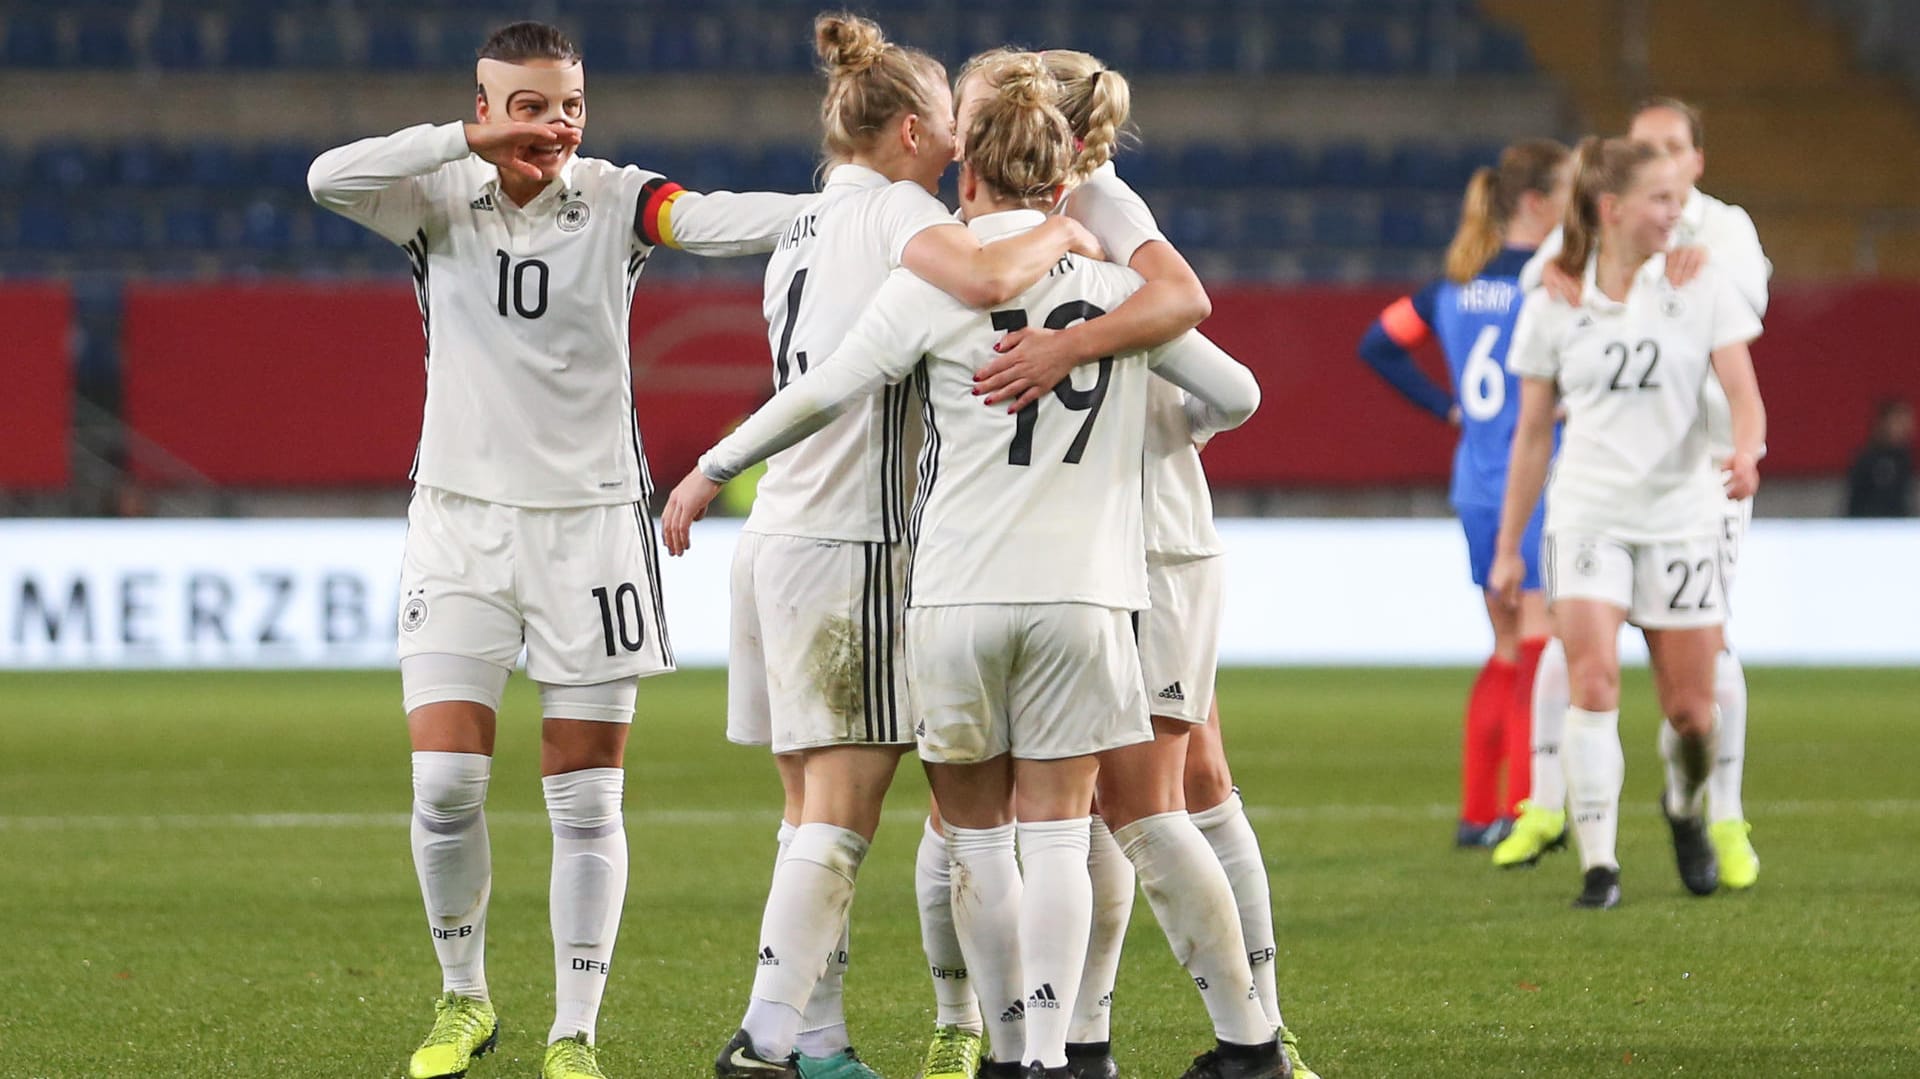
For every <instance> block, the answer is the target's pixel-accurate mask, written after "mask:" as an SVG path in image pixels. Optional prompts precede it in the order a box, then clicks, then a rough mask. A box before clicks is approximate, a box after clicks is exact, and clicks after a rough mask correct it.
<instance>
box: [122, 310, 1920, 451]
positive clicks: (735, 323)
mask: <svg viewBox="0 0 1920 1079" xmlns="http://www.w3.org/2000/svg"><path fill="white" fill-rule="evenodd" d="M1397 295H1399V293H1398V292H1397V291H1395V290H1390V289H1381V288H1360V289H1321V288H1314V289H1304V288H1303V289H1277V288H1251V287H1247V288H1223V289H1219V290H1217V291H1216V292H1215V294H1214V315H1213V318H1212V319H1210V320H1209V321H1208V322H1207V324H1206V326H1205V327H1203V328H1204V329H1205V330H1206V332H1207V333H1208V334H1209V335H1210V336H1212V337H1213V338H1214V339H1215V340H1216V341H1218V342H1219V343H1220V344H1221V345H1222V346H1223V347H1225V348H1226V349H1227V350H1228V351H1230V352H1232V353H1233V354H1235V355H1236V356H1238V357H1239V358H1240V359H1241V360H1242V361H1244V362H1245V363H1246V364H1247V365H1248V366H1249V367H1251V368H1253V370H1254V371H1255V373H1256V374H1258V375H1259V377H1260V381H1261V385H1262V387H1263V388H1264V391H1265V395H1266V403H1265V405H1264V406H1263V407H1262V409H1261V411H1260V413H1259V414H1258V415H1256V416H1255V417H1254V419H1253V421H1252V422H1251V423H1249V424H1248V425H1247V426H1246V427H1245V428H1243V429H1241V430H1239V431H1236V432H1233V433H1231V434H1229V435H1225V436H1222V437H1221V439H1220V440H1219V441H1218V442H1217V443H1216V444H1215V445H1213V446H1212V447H1210V448H1209V449H1208V451H1207V470H1208V472H1209V474H1210V475H1211V476H1212V477H1213V479H1214V481H1215V483H1216V484H1217V485H1218V486H1220V487H1223V488H1230V487H1240V488H1257V487H1268V486H1296V487H1297V486H1315V485H1324V486H1355V485H1365V484H1400V483H1438V482H1441V481H1443V480H1444V479H1445V477H1446V474H1447V468H1448V465H1449V463H1450V456H1451V447H1452V438H1453V436H1452V432H1451V431H1450V430H1449V429H1448V428H1446V427H1445V426H1443V425H1441V424H1439V423H1436V422H1434V421H1433V420H1431V419H1429V418H1428V417H1426V416H1425V415H1423V414H1422V413H1420V412H1418V411H1416V410H1415V409H1414V408H1412V407H1411V406H1409V405H1407V404H1406V403H1405V402H1403V401H1402V400H1400V398H1399V397H1398V396H1397V395H1396V394H1394V393H1393V391H1392V390H1391V389H1389V388H1388V387H1387V386H1386V385H1385V384H1384V383H1382V382H1381V381H1380V380H1379V379H1377V378H1376V377H1374V375H1373V373H1372V372H1371V371H1370V370H1368V369H1367V367H1366V366H1365V365H1364V364H1363V363H1361V362H1360V360H1359V359H1358V358H1357V357H1356V356H1355V353H1354V348H1355V345H1356V344H1357V343H1358V341H1359V339H1360V336H1361V334H1362V333H1363V332H1364V331H1365V330H1366V328H1367V325H1368V324H1369V323H1370V322H1371V321H1372V319H1373V318H1374V316H1375V315H1377V314H1378V313H1379V311H1380V309H1381V308H1382V307H1384V306H1385V305H1386V304H1388V303H1389V302H1391V301H1392V300H1393V299H1394V298H1395V297H1396V296H1397ZM126 302H127V308H126V321H125V328H126V339H125V346H126V347H125V353H124V362H125V387H126V398H125V400H126V415H127V417H128V419H129V421H130V422H131V423H132V425H133V426H134V427H135V428H136V429H137V430H139V431H140V432H141V433H142V434H144V435H146V436H147V437H148V438H150V439H152V440H154V441H156V442H158V443H159V444H160V445H162V446H164V447H165V448H166V449H167V450H168V451H170V452H171V453H173V454H174V455H175V456H177V457H179V458H181V459H182V460H184V461H185V462H186V463H187V464H189V465H190V466H192V467H193V468H194V469H196V470H198V471H199V472H202V473H204V474H206V475H207V476H209V477H211V478H212V479H213V480H214V481H215V482H218V483H222V484H234V485H244V486H286V485H292V486H317V485H370V484H390V483H402V482H404V480H405V476H406V473H407V468H408V466H409V463H410V462H411V460H412V457H413V448H414V443H415V440H416V439H417V437H418V434H419V429H420V406H421V401H422V399H423V395H424V392H425V391H424V388H425V375H424V367H423V363H422V355H423V352H424V339H423V337H422V335H421V330H420V314H419V310H418V308H417V307H416V306H415V303H414V299H413V295H412V293H411V291H410V290H409V289H408V288H407V287H405V286H379V287H329V286H314V285H298V284H273V285H259V286H182V287H170V286H135V287H132V288H129V289H128V291H127V301H126ZM1915 306H1920V287H1915V286H1913V285H1905V284H1880V283H1868V284H1858V285H1837V286H1803V287H1795V288H1782V289H1780V290H1777V291H1776V293H1775V296H1774V301H1773V307H1772V310H1770V311H1769V312H1768V315H1767V336H1766V337H1765V338H1764V339H1762V341H1761V342H1760V343H1759V344H1757V345H1756V346H1755V349H1754V353H1755V359H1756V362H1757V364H1758V366H1759V369H1760V381H1761V387H1762V389H1763V391H1764V392H1765V394H1766V398H1767V404H1768V410H1769V414H1770V416H1769V418H1770V434H1769V438H1768V448H1769V457H1768V459H1767V471H1768V472H1769V473H1771V474H1774V475H1785V474H1820V473H1828V474H1831V473H1838V472H1841V471H1844V469H1845V468H1846V466H1847V464H1848V462H1849V461H1850V459H1851V457H1852V455H1853V453H1854V451H1855V450H1856V449H1857V448H1858V447H1859V445H1860V443H1861V442H1862V441H1863V440H1864V438H1865V436H1866V429H1867V424H1868V420H1869V418H1870V413H1871V406H1872V403H1873V402H1874V401H1875V400H1877V399H1879V398H1881V397H1883V396H1887V395H1890V394H1894V395H1904V396H1906V397H1907V398H1908V399H1909V400H1920V365H1916V364H1915V363H1914V362H1913V360H1912V356H1911V348H1910V346H1909V345H1908V344H1907V338H1906V336H1905V332H1904V330H1903V329H1902V327H1903V326H1904V324H1905V319H1906V316H1907V314H1908V312H1909V311H1911V310H1912V309H1913V308H1914V307H1915ZM632 341H633V365H634V373H635V391H636V397H637V398H638V407H639V412H640V423H641V432H642V434H643V435H644V437H645V439H646V445H647V456H648V458H649V461H650V463H651V465H652V468H653V472H654V476H655V478H656V480H657V481H658V482H659V483H660V484H661V485H670V484H671V483H673V482H675V481H676V480H677V479H678V478H679V477H680V475H682V474H683V473H684V472H685V471H686V470H687V469H688V468H690V467H691V466H692V464H693V462H694V459H695V458H696V457H697V456H698V455H699V453H700V451H701V450H703V449H705V448H706V447H707V446H708V445H710V444H711V443H712V441H713V440H714V438H715V437H717V436H718V435H719V433H720V432H722V431H723V430H725V429H726V428H727V427H728V426H729V425H730V424H731V423H732V422H733V421H734V420H736V419H737V418H739V417H740V416H743V415H745V414H746V413H747V412H749V411H750V410H751V409H753V408H754V407H755V406H756V405H758V404H759V402H760V401H761V400H762V399H763V398H764V396H765V394H766V393H767V391H768V387H769V382H770V377H769V370H770V366H771V365H770V363H769V361H768V357H767V339H766V326H765V324H764V323H763V322H762V321H761V318H760V296H759V292H758V290H757V289H754V288H751V287H741V286H726V287H715V286H702V285H657V284H648V283H646V282H644V281H643V282H642V284H641V287H640V289H639V291H638V293H637V295H636V296H635V299H634V307H633V334H632ZM1430 359H1432V358H1430ZM1435 363H1436V366H1435V368H1434V370H1436V371H1438V370H1439V367H1438V366H1437V360H1436V361H1435ZM148 478H158V477H154V476H149V477H148Z"/></svg>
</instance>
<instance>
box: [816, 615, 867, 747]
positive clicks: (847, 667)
mask: <svg viewBox="0 0 1920 1079" xmlns="http://www.w3.org/2000/svg"><path fill="white" fill-rule="evenodd" d="M864 651H865V650H864V649H863V648H862V647H861V643H860V629H859V627H857V626H855V625H854V624H853V619H851V618H844V617H841V616H839V615H831V616H829V617H827V618H826V619H825V620H824V621H822V622H821V624H820V630H819V632H817V633H815V634H814V635H813V643H812V644H811V645H810V646H809V647H808V649H807V676H808V677H809V678H810V679H812V681H813V688H814V690H815V692H817V693H819V694H820V700H821V701H822V702H823V703H824V704H825V705H826V706H827V711H829V712H831V713H832V714H834V715H836V716H838V717H840V719H842V720H844V721H845V722H846V723H847V725H848V728H849V730H851V728H852V726H853V724H855V723H858V722H861V721H862V718H863V717H864V716H865V715H866V710H867V683H866V669H867V667H866V663H865V662H863V660H864Z"/></svg>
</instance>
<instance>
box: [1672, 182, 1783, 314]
mask: <svg viewBox="0 0 1920 1079" xmlns="http://www.w3.org/2000/svg"><path fill="white" fill-rule="evenodd" d="M1692 240H1693V242H1694V243H1697V244H1699V245H1700V246H1702V247H1705V248H1706V249H1707V261H1708V262H1710V263H1712V264H1713V265H1714V266H1715V267H1717V268H1718V269H1719V271H1720V273H1721V274H1722V275H1723V276H1725V277H1726V278H1727V280H1728V281H1729V282H1730V283H1731V284H1732V285H1733V286H1734V288H1735V290H1736V291H1737V292H1738V294H1739V295H1740V297H1741V298H1742V299H1744V300H1745V301H1746V302H1747V306H1748V307H1749V308H1751V309H1752V310H1753V313H1754V315H1755V316H1756V317H1758V318H1765V317H1766V315H1767V300H1768V294H1767V286H1768V283H1769V281H1770V280H1771V279H1772V277H1773V263H1772V262H1770V261H1768V259H1767V255H1766V252H1765V251H1764V250H1762V249H1761V247H1760V232H1759V230H1758V229H1755V228H1754V227H1753V218H1752V217H1751V216H1750V215H1749V214H1748V213H1747V211H1746V210H1744V209H1742V208H1740V207H1738V206H1733V205H1729V204H1728V203H1724V202H1721V201H1719V200H1718V199H1714V200H1712V201H1711V202H1709V203H1708V211H1707V214H1706V217H1705V219H1704V220H1703V221H1702V222H1701V225H1700V230H1699V231H1698V232H1697V233H1695V234H1694V236H1693V237H1692Z"/></svg>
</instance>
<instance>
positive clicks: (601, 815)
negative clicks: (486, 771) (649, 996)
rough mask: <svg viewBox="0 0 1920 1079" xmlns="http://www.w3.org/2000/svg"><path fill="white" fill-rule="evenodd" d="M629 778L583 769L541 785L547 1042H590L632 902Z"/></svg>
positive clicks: (613, 771)
mask: <svg viewBox="0 0 1920 1079" xmlns="http://www.w3.org/2000/svg"><path fill="white" fill-rule="evenodd" d="M625 779H626V773H624V772H622V771H621V770H620V769H618V768H583V769H581V770H580V771H577V772H566V773H563V774H561V775H557V776H547V777H546V778H544V779H542V780H541V781H540V785H541V786H542V787H543V788H544V789H545V791H546V796H547V818H548V820H549V822H550V823H551V824H552V826H553V883H552V887H551V890H550V891H549V892H548V904H549V914H550V917H551V918H552V921H553V966H554V979H555V982H556V990H555V993H554V1019H553V1027H552V1028H551V1029H550V1030H549V1031H548V1033H547V1041H548V1042H549V1043H552V1042H555V1041H558V1040H560V1039H561V1038H568V1037H572V1036H573V1035H575V1034H584V1035H586V1037H587V1041H588V1042H589V1043H591V1042H592V1041H593V1037H594V1024H595V1021H596V1020H597V1019H598V1018H599V1015H600V998H601V995H602V994H604V993H605V992H606V989H607V973H608V971H609V970H610V969H611V965H612V962H613V940H614V937H615V936H616V935H617V934H618V933H619V929H620V907H621V904H622V903H624V902H625V901H626V897H627V832H626V827H625V823H624V820H623V818H622V816H621V812H620V798H621V793H622V791H623V790H624V788H625Z"/></svg>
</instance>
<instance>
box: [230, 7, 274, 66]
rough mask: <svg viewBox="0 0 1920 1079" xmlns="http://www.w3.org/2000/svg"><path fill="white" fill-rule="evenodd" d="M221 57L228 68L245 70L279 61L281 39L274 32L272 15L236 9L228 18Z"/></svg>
mask: <svg viewBox="0 0 1920 1079" xmlns="http://www.w3.org/2000/svg"><path fill="white" fill-rule="evenodd" d="M222 56H223V58H224V60H225V63H226V66H227V67H230V68H234V69H236V70H242V71H257V70H261V69H264V68H270V67H273V66H274V65H275V64H277V63H278V62H279V59H280V42H279V39H278V38H277V37H276V36H275V33H274V28H273V16H272V15H269V14H266V13H263V12H261V11H258V10H252V11H239V12H235V13H234V14H233V15H232V16H230V17H229V18H228V19H227V40H226V45H225V48H224V49H223V50H222Z"/></svg>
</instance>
